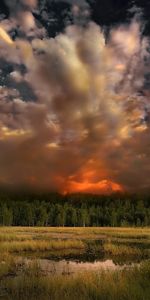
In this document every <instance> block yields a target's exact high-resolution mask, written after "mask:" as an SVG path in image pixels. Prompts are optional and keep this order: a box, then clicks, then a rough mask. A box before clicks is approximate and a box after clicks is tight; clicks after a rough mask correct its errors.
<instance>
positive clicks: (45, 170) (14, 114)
mask: <svg viewBox="0 0 150 300" xmlns="http://www.w3.org/2000/svg"><path fill="white" fill-rule="evenodd" d="M50 2H51V1H49V5H50V4H51V3H50ZM55 2H58V1H55ZM61 2H62V1H61ZM43 3H44V1H43ZM65 3H67V4H69V5H71V15H70V17H69V16H68V15H67V17H68V18H70V19H67V20H71V21H68V23H67V24H66V25H65V26H66V27H65V30H64V31H63V32H62V33H58V34H56V36H55V37H54V38H50V37H49V34H48V32H47V30H46V28H45V27H43V25H42V22H40V21H39V20H37V16H38V15H39V8H38V7H39V6H37V2H36V1H35V0H22V1H21V0H20V1H9V0H7V1H5V6H6V8H7V9H8V12H9V13H8V15H5V18H1V24H0V26H1V28H2V29H4V30H5V31H7V32H9V33H10V35H11V37H12V38H13V39H14V42H12V43H11V41H10V42H9V41H8V40H7V38H6V37H4V36H3V31H2V32H1V40H0V47H1V50H0V66H1V73H0V84H1V86H0V91H1V93H0V184H1V185H4V186H9V187H29V188H34V189H48V190H57V191H60V192H72V191H79V192H84V191H88V192H96V193H99V192H104V191H107V190H108V191H110V190H111V191H112V190H115V191H116V190H129V191H135V190H137V189H138V190H145V189H149V187H150V164H149V155H150V139H149V136H150V135H149V134H150V128H149V118H150V113H149V110H150V102H149V96H150V91H149V50H148V49H149V39H148V37H144V36H143V30H144V29H143V28H144V27H143V26H142V25H141V23H140V21H139V19H140V11H139V10H138V9H137V8H135V7H134V10H136V13H137V15H136V16H135V17H134V18H133V20H132V21H131V22H130V23H129V24H126V25H125V24H124V25H119V26H115V27H114V28H111V29H110V32H109V39H107V42H106V36H105V35H104V30H103V27H99V25H97V24H96V23H95V22H93V21H92V20H91V19H90V15H91V14H92V11H91V9H90V4H89V3H87V2H86V1H69V0H68V1H65ZM81 8H82V10H81ZM49 14H50V13H49V11H45V12H44V8H43V10H42V15H41V16H42V18H44V20H45V22H52V18H53V17H54V16H53V15H52V14H51V15H49ZM39 16H40V15H39ZM82 20H84V21H83V22H82ZM53 22H55V18H54V20H53ZM72 22H73V23H74V24H72ZM15 32H16V33H17V34H16V35H15V34H14V33H15ZM7 42H8V43H7Z"/></svg>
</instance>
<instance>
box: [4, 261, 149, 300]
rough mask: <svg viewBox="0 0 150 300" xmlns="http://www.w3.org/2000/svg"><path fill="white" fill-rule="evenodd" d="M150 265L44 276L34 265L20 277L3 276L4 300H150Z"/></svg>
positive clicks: (36, 265) (35, 264)
mask: <svg viewBox="0 0 150 300" xmlns="http://www.w3.org/2000/svg"><path fill="white" fill-rule="evenodd" d="M149 282H150V262H147V263H143V264H142V265H141V266H140V267H135V268H133V269H130V271H129V270H128V269H123V270H118V271H111V272H110V271H101V272H94V273H92V272H86V273H81V274H76V275H73V276H63V275H53V276H52V275H43V273H42V271H41V269H40V267H39V265H38V264H37V263H34V264H32V265H30V266H29V267H28V268H26V269H25V270H24V272H22V273H21V274H20V275H19V276H16V277H11V276H8V277H7V276H6V275H5V276H1V281H0V296H1V298H2V299H3V300H12V299H15V300H27V299H30V300H35V299H36V300H58V299H63V300H70V299H71V300H77V299H78V300H131V299H132V300H142V299H143V300H149V295H150V285H149Z"/></svg>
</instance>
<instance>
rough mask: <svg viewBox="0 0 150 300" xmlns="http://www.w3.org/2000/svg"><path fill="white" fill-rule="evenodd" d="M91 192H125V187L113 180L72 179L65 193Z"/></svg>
mask: <svg viewBox="0 0 150 300" xmlns="http://www.w3.org/2000/svg"><path fill="white" fill-rule="evenodd" d="M75 192H76V193H78V192H79V193H91V194H103V193H104V194H105V193H106V194H107V193H108V194H111V193H113V192H123V188H122V187H121V186H120V185H119V184H117V183H115V182H112V181H109V180H102V181H99V182H95V183H92V182H76V181H70V182H69V183H68V188H67V190H64V191H63V193H64V194H66V193H75Z"/></svg>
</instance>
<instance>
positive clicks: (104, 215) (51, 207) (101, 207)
mask: <svg viewBox="0 0 150 300" xmlns="http://www.w3.org/2000/svg"><path fill="white" fill-rule="evenodd" d="M0 225H2V226H11V225H13V226H67V227H70V226H72V227H85V226H93V227H96V226H97V227H98V226H102V227H103V226H111V227H117V226H121V227H127V226H129V227H131V226H137V227H139V226H150V197H149V196H139V195H122V194H114V195H109V196H104V195H84V194H74V195H66V196H63V195H59V194H38V195H33V194H30V193H29V194H22V193H20V194H19V193H4V192H3V193H0Z"/></svg>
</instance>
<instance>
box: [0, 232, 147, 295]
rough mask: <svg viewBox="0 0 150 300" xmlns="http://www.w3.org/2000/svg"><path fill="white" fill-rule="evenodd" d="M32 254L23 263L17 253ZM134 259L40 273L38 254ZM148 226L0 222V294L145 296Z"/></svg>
mask: <svg viewBox="0 0 150 300" xmlns="http://www.w3.org/2000/svg"><path fill="white" fill-rule="evenodd" d="M28 255H32V257H33V258H34V259H33V260H32V261H31V263H30V264H29V265H28V266H25V265H24V262H23V261H22V262H21V263H20V261H19V262H18V261H17V259H16V258H17V257H18V256H19V257H24V256H28ZM101 255H103V258H105V257H109V258H112V259H113V260H120V261H122V260H124V259H129V258H130V259H131V261H134V260H135V259H138V260H139V261H143V262H142V263H141V264H140V266H139V265H138V266H135V267H133V268H130V270H129V269H126V268H124V269H121V270H113V271H112V270H111V271H108V270H107V271H102V270H100V271H98V272H84V273H81V274H76V275H74V276H72V275H69V276H67V275H58V274H55V275H54V274H53V275H50V274H45V273H43V272H42V270H41V268H40V265H39V264H38V257H45V256H46V257H47V256H48V257H49V258H50V259H51V258H53V257H55V258H57V257H59V259H63V258H66V257H71V258H74V257H79V258H81V257H82V258H85V259H87V258H89V256H90V257H92V258H93V259H99V257H101ZM149 258H150V229H149V228H60V227H59V228H45V227H44V228H43V227H39V228H37V227H33V228H27V227H1V228H0V299H2V300H5V299H6V300H14V299H15V300H26V299H29V298H30V300H34V299H36V300H57V299H60V297H61V299H63V300H76V299H78V300H101V299H102V300H107V299H108V300H130V299H132V300H149V299H150V298H149V295H150V285H149V282H150V260H149Z"/></svg>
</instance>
